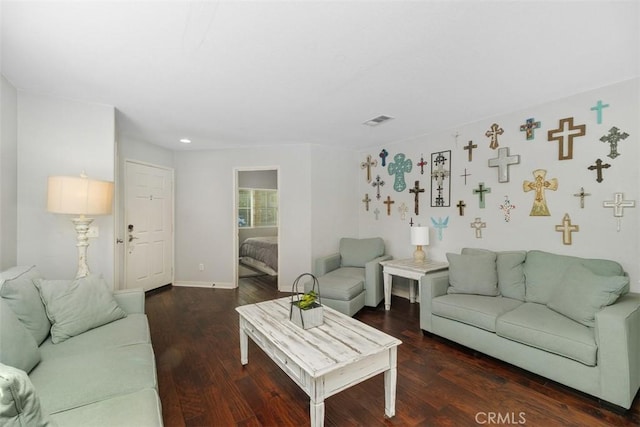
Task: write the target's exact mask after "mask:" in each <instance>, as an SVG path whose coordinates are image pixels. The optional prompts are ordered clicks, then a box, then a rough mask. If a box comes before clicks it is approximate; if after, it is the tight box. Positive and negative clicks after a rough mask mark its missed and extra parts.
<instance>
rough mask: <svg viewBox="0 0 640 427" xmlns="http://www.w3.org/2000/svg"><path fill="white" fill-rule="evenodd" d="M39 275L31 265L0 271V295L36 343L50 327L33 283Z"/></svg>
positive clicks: (47, 333) (40, 340)
mask: <svg viewBox="0 0 640 427" xmlns="http://www.w3.org/2000/svg"><path fill="white" fill-rule="evenodd" d="M40 277H41V276H40V273H39V272H38V270H37V269H36V267H35V266H33V265H29V266H19V267H12V268H10V269H8V270H6V271H3V272H2V273H0V296H1V297H2V299H4V300H5V301H6V302H7V304H8V305H9V307H11V309H12V310H13V312H14V313H15V314H16V316H17V317H18V320H20V321H21V322H22V324H23V325H24V326H25V327H26V328H27V330H28V331H29V332H31V333H32V334H33V337H34V338H35V339H36V343H37V344H38V345H40V344H42V342H43V341H44V340H45V339H46V338H47V337H48V336H49V330H50V329H51V322H49V319H48V318H47V313H46V312H45V310H44V305H43V304H42V300H41V299H40V293H39V292H38V289H37V288H36V287H35V286H34V284H33V281H34V280H35V279H39V278H40Z"/></svg>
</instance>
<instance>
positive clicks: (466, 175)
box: [460, 168, 471, 185]
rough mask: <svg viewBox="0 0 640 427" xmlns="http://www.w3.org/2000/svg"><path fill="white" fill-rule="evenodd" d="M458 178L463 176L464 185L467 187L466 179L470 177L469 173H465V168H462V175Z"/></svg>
mask: <svg viewBox="0 0 640 427" xmlns="http://www.w3.org/2000/svg"><path fill="white" fill-rule="evenodd" d="M460 176H464V185H467V177H468V176H471V174H470V173H467V168H464V173H463V174H462V175H460Z"/></svg>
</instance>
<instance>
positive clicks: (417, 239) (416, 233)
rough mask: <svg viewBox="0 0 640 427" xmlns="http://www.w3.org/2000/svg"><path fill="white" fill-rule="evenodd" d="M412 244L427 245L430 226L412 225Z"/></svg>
mask: <svg viewBox="0 0 640 427" xmlns="http://www.w3.org/2000/svg"><path fill="white" fill-rule="evenodd" d="M411 244H412V245H416V246H418V245H420V246H425V245H428V244H429V227H420V226H417V227H411Z"/></svg>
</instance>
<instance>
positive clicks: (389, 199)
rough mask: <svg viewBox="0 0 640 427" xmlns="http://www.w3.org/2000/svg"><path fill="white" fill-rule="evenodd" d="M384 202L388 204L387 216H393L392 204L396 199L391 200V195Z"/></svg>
mask: <svg viewBox="0 0 640 427" xmlns="http://www.w3.org/2000/svg"><path fill="white" fill-rule="evenodd" d="M382 203H384V204H385V205H387V216H391V205H392V204H394V203H395V201H393V200H391V196H387V200H385V201H384V202H382Z"/></svg>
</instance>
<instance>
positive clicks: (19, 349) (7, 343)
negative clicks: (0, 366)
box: [0, 298, 40, 372]
mask: <svg viewBox="0 0 640 427" xmlns="http://www.w3.org/2000/svg"><path fill="white" fill-rule="evenodd" d="M0 362H1V363H4V364H6V365H11V366H14V367H16V368H19V369H22V370H23V371H26V372H31V370H32V369H33V367H34V366H36V365H37V364H38V362H40V350H39V349H38V345H37V344H36V340H35V339H34V338H33V335H31V334H30V333H29V331H28V330H27V328H25V327H24V325H23V324H22V323H21V322H20V320H18V318H17V317H16V315H15V313H14V312H13V310H11V307H9V305H8V304H7V303H6V301H4V300H3V299H2V298H0Z"/></svg>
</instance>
